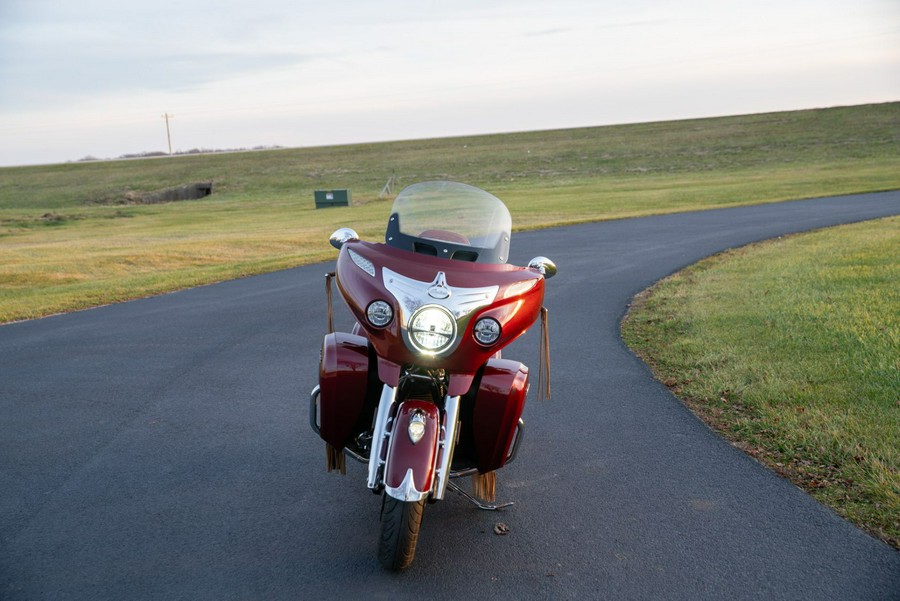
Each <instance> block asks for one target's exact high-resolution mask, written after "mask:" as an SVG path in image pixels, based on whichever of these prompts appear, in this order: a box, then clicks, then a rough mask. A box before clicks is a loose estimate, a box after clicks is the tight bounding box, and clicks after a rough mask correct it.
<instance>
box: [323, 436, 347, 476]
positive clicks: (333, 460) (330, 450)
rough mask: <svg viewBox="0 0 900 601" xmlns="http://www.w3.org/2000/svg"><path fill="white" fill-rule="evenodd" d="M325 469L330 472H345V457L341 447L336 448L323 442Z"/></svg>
mask: <svg viewBox="0 0 900 601" xmlns="http://www.w3.org/2000/svg"><path fill="white" fill-rule="evenodd" d="M325 469H326V470H328V473H329V474H330V473H331V472H333V471H336V470H339V471H340V472H341V475H342V476H344V475H346V474H347V458H346V457H345V456H344V452H343V451H342V450H341V449H336V448H334V447H333V446H331V445H330V444H328V443H327V442H326V443H325Z"/></svg>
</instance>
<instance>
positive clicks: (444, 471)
mask: <svg viewBox="0 0 900 601" xmlns="http://www.w3.org/2000/svg"><path fill="white" fill-rule="evenodd" d="M458 427H459V397H458V396H452V397H451V396H448V397H447V398H445V399H444V423H443V424H442V425H441V434H442V436H441V439H440V441H438V450H439V451H440V458H439V462H440V463H439V465H438V468H437V470H435V474H434V480H435V492H434V498H435V499H438V500H440V499H443V498H444V495H445V494H446V492H447V484H448V483H449V482H450V478H451V474H450V464H451V463H452V461H453V450H454V449H455V448H456V431H457V428H458Z"/></svg>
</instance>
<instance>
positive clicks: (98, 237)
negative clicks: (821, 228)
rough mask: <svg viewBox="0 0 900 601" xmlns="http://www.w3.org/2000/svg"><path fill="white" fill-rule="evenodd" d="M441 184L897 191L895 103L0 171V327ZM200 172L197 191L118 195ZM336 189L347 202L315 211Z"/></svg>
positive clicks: (511, 199)
mask: <svg viewBox="0 0 900 601" xmlns="http://www.w3.org/2000/svg"><path fill="white" fill-rule="evenodd" d="M394 173H395V174H396V176H397V178H398V180H399V184H400V185H406V184H409V183H414V182H418V181H423V180H428V179H454V180H459V181H464V182H467V183H471V184H474V185H477V186H481V187H484V188H486V189H488V190H489V191H491V192H493V193H495V194H497V195H498V196H499V197H500V198H502V199H503V200H504V201H505V202H506V203H507V204H508V205H509V207H510V210H511V212H512V214H513V222H514V225H515V226H516V228H518V229H524V228H535V227H546V226H551V225H557V224H562V223H575V222H583V221H593V220H602V219H613V218H620V217H629V216H636V215H647V214H652V213H664V212H673V211H683V210H692V209H705V208H713V207H722V206H734V205H739V204H751V203H760V202H774V201H781V200H788V199H796V198H806V197H814V196H821V195H826V194H845V193H855V192H869V191H877V190H886V189H896V188H900V103H888V104H880V105H866V106H858V107H847V108H833V109H823V110H813V111H799V112H786V113H772V114H762V115H750V116H740V117H727V118H716V119H700V120H689V121H678V122H666V123H649V124H638V125H626V126H614V127H598V128H584V129H573V130H560V131H549V132H531V133H518V134H505V135H494V136H478V137H465V138H450V139H440V140H423V141H410V142H392V143H383V144H360V145H353V146H340V147H325V148H307V149H293V150H271V151H263V152H246V153H233V154H215V155H202V156H193V155H191V156H179V157H171V158H159V159H144V160H129V161H108V162H89V163H67V164H60V165H48V166H38V167H17V168H3V169H0V322H4V321H11V320H17V319H25V318H32V317H38V316H41V315H46V314H50V313H55V312H59V311H67V310H72V309H77V308H82V307H88V306H92V305H96V304H102V303H107V302H113V301H119V300H124V299H128V298H134V297H138V296H144V295H148V294H154V293H160V292H164V291H168V290H173V289H177V288H183V287H188V286H193V285H198V284H203V283H209V282H214V281H219V280H223V279H228V278H234V277H239V276H243V275H248V274H253V273H260V272H264V271H270V270H275V269H280V268H286V267H290V266H295V265H299V264H303V263H309V262H314V261H319V260H324V259H327V258H330V257H333V250H332V249H331V248H330V247H329V246H328V244H327V238H328V235H329V234H330V233H331V232H332V231H333V230H334V229H336V228H337V227H340V226H351V227H354V228H355V229H356V230H357V231H358V232H359V233H360V234H361V235H362V236H363V237H365V238H369V239H377V238H378V237H380V236H381V235H383V228H384V223H385V220H386V217H387V213H388V211H389V207H390V202H391V201H390V199H381V198H379V192H380V191H381V189H382V186H383V185H384V183H385V182H386V181H387V180H388V178H389V177H390V176H391V175H392V174H394ZM198 181H212V182H214V187H215V194H214V195H213V196H211V197H208V198H207V199H203V200H197V201H189V202H187V201H186V202H175V203H169V204H155V205H134V204H127V203H126V202H125V199H126V198H127V196H128V194H129V193H130V192H141V191H153V190H159V189H162V188H167V187H172V186H177V185H182V184H186V183H190V182H198ZM320 188H326V189H327V188H350V189H351V190H352V194H353V199H354V206H353V207H350V208H340V209H328V210H318V211H317V210H315V209H314V204H313V200H312V193H313V191H314V190H315V189H320Z"/></svg>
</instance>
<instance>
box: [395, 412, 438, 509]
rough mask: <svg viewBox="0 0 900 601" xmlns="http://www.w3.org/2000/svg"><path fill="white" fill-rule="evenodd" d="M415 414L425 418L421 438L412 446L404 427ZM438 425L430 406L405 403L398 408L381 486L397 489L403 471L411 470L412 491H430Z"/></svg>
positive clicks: (435, 413)
mask: <svg viewBox="0 0 900 601" xmlns="http://www.w3.org/2000/svg"><path fill="white" fill-rule="evenodd" d="M416 411H421V412H422V413H424V414H425V435H424V436H423V437H422V439H421V440H420V441H419V442H417V443H415V444H413V442H412V440H411V439H410V438H409V432H408V425H409V418H410V416H412V414H413V413H415V412H416ZM440 423H441V417H440V412H439V411H438V408H437V407H436V406H435V405H434V404H432V403H428V402H426V401H418V400H409V401H406V402H404V403H402V404H401V405H400V407H399V408H398V410H397V417H396V419H395V420H394V429H393V434H392V436H391V444H390V447H389V448H388V452H387V464H386V472H385V474H384V484H385V486H389V487H391V488H397V487H398V486H400V485H401V484H402V483H403V479H404V478H406V473H407V471H408V470H409V469H412V471H413V481H414V482H415V486H416V490H418V491H419V492H427V491H430V490H431V486H432V484H433V482H434V469H435V459H436V457H437V445H438V432H439V429H440Z"/></svg>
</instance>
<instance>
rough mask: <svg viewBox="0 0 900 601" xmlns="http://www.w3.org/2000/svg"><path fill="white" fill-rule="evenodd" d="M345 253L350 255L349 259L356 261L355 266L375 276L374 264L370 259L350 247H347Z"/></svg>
mask: <svg viewBox="0 0 900 601" xmlns="http://www.w3.org/2000/svg"><path fill="white" fill-rule="evenodd" d="M347 254H348V255H350V260H352V261H353V262H354V263H356V266H357V267H359V268H360V269H362V270H363V271H365V272H366V273H368V274H369V275H370V276H372V277H373V278H374V277H375V264H374V263H372V261H370V260H368V259H367V258H365V257H364V256H362V255H361V254H359V253H358V252H356V251H355V250H353V249H352V248H348V249H347Z"/></svg>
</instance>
